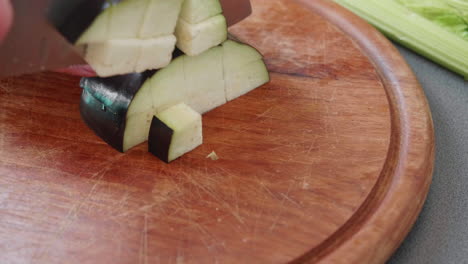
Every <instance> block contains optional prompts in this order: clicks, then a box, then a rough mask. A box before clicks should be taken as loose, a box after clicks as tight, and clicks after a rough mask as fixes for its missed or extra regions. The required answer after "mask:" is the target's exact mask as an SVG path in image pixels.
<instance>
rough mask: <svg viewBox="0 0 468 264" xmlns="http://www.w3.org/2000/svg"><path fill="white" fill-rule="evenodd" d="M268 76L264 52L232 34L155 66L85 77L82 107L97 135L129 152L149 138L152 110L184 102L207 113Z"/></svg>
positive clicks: (155, 111) (154, 111)
mask: <svg viewBox="0 0 468 264" xmlns="http://www.w3.org/2000/svg"><path fill="white" fill-rule="evenodd" d="M268 81H269V75H268V71H267V68H266V66H265V63H264V62H263V59H262V56H261V54H260V53H259V52H258V51H257V50H255V49H254V48H252V47H250V46H248V45H245V44H241V43H235V42H234V41H231V40H228V41H226V42H224V43H223V45H222V46H217V47H214V48H211V49H209V50H207V51H205V52H203V53H202V54H200V55H198V56H187V55H180V56H179V57H177V58H176V59H174V60H173V61H172V62H171V63H170V64H169V65H168V66H167V67H165V68H163V69H161V70H158V71H156V72H155V71H150V72H145V73H144V74H128V75H123V76H118V77H111V78H84V79H83V80H82V82H81V85H82V87H83V88H84V90H83V96H82V103H81V112H82V115H83V118H84V119H85V121H86V123H87V124H88V126H90V127H91V128H92V129H93V130H94V131H95V132H96V134H97V135H99V136H100V137H101V138H102V139H104V141H106V142H107V143H109V144H110V145H111V146H112V147H114V148H116V149H117V150H119V151H122V152H125V151H127V150H129V149H130V148H132V147H134V146H136V145H138V144H140V143H143V142H145V141H146V140H148V135H149V133H150V129H151V124H152V122H153V117H154V115H156V116H157V115H158V114H159V113H162V112H164V111H165V110H167V109H169V108H171V107H173V106H175V105H178V104H181V103H185V104H186V105H187V106H188V107H190V108H191V109H193V110H194V111H195V112H197V113H199V114H204V113H206V112H208V111H210V110H212V109H214V108H216V107H218V106H221V105H223V104H225V103H226V102H227V101H230V100H233V99H235V98H237V97H239V96H240V95H243V94H245V93H247V92H249V91H251V90H253V89H255V88H257V87H259V86H261V85H262V84H264V83H266V82H268ZM121 98H123V99H121ZM116 100H117V101H116ZM166 122H167V121H166ZM168 160H170V158H169V159H168Z"/></svg>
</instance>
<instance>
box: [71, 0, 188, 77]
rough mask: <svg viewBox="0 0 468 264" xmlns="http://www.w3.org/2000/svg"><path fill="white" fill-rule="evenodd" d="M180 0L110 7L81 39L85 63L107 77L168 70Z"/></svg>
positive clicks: (129, 1)
mask: <svg viewBox="0 0 468 264" xmlns="http://www.w3.org/2000/svg"><path fill="white" fill-rule="evenodd" d="M182 1H183V0H170V1H167V0H123V1H121V2H119V3H117V4H111V5H110V6H108V7H107V8H106V9H104V11H103V12H102V13H101V14H100V15H99V16H98V17H97V18H96V19H95V20H94V22H93V23H92V24H91V26H90V27H89V28H88V29H87V30H86V31H85V32H84V33H83V34H82V35H81V37H80V38H79V39H78V41H77V42H76V44H77V45H85V46H86V53H85V60H86V61H87V62H88V63H89V64H90V65H91V67H92V68H93V69H94V70H95V71H96V73H97V74H98V76H101V77H109V76H114V75H121V74H127V73H133V72H143V71H145V70H152V69H160V68H163V67H165V66H167V65H168V64H169V63H170V61H171V59H172V53H173V51H174V49H175V44H176V38H175V35H174V32H175V27H176V24H177V21H178V17H179V14H180V10H181V8H182Z"/></svg>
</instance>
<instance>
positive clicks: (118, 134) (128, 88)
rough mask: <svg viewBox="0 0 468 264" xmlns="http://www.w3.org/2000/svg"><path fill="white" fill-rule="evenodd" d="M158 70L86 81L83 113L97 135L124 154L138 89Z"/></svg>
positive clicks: (92, 78) (94, 78)
mask: <svg viewBox="0 0 468 264" xmlns="http://www.w3.org/2000/svg"><path fill="white" fill-rule="evenodd" d="M155 72H156V71H146V72H144V73H132V74H127V75H119V76H114V77H110V78H99V77H91V78H82V79H81V82H80V86H81V87H82V88H83V93H82V95H81V102H80V113H81V117H82V119H83V121H84V122H85V123H86V124H87V125H88V127H89V128H91V129H92V130H93V131H94V132H95V133H96V135H98V136H99V137H100V138H101V139H103V140H104V141H105V142H106V143H107V144H109V145H110V146H112V147H113V148H115V149H116V150H118V151H120V152H123V140H124V133H125V126H126V116H127V111H128V108H129V106H130V103H131V102H132V100H133V98H134V97H135V95H136V93H137V92H138V90H139V89H140V88H141V87H142V86H143V84H144V82H145V81H146V80H147V79H148V78H150V77H151V76H153V75H154V73H155Z"/></svg>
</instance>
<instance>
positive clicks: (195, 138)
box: [148, 103, 203, 163]
mask: <svg viewBox="0 0 468 264" xmlns="http://www.w3.org/2000/svg"><path fill="white" fill-rule="evenodd" d="M202 143H203V135H202V118H201V115H200V114H199V113H197V112H196V111H194V110H193V109H191V108H190V107H189V106H187V105H186V104H183V103H182V104H177V105H175V106H172V107H170V108H168V109H167V110H164V111H162V112H160V113H158V114H156V115H155V116H154V117H153V119H152V122H151V127H150V130H149V137H148V150H149V152H151V153H152V154H154V155H155V156H156V157H158V158H159V159H161V160H162V161H164V162H167V163H169V162H171V161H173V160H175V159H177V158H179V157H180V156H182V155H184V154H185V153H187V152H190V151H192V150H194V149H195V148H196V147H198V146H200V145H201V144H202Z"/></svg>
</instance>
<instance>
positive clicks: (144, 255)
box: [138, 214, 148, 264]
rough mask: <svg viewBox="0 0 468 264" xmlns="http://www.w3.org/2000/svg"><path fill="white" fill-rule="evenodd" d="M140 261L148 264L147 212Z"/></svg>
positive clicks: (142, 263) (141, 263) (142, 234)
mask: <svg viewBox="0 0 468 264" xmlns="http://www.w3.org/2000/svg"><path fill="white" fill-rule="evenodd" d="M138 263H140V264H148V215H147V214H145V223H144V225H143V230H142V232H141V242H140V250H139V258H138Z"/></svg>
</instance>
